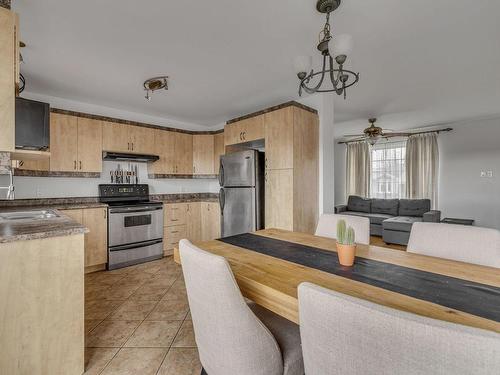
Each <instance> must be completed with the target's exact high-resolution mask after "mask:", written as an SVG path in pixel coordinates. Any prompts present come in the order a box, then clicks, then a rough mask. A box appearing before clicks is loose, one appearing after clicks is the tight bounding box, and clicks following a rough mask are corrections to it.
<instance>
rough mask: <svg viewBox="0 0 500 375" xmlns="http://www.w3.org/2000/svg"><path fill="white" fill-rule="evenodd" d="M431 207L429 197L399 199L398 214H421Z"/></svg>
mask: <svg viewBox="0 0 500 375" xmlns="http://www.w3.org/2000/svg"><path fill="white" fill-rule="evenodd" d="M430 209H431V201H430V199H400V200H399V213H398V215H399V216H423V215H424V214H425V213H426V212H427V211H429V210H430Z"/></svg>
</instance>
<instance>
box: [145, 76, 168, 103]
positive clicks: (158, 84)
mask: <svg viewBox="0 0 500 375" xmlns="http://www.w3.org/2000/svg"><path fill="white" fill-rule="evenodd" d="M167 79H168V76H161V77H154V78H150V79H147V80H145V81H144V90H146V96H145V98H146V99H147V100H151V94H152V93H154V92H155V91H157V90H161V89H165V90H168V82H167Z"/></svg>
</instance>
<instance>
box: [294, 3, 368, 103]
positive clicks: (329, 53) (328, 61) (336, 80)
mask: <svg viewBox="0 0 500 375" xmlns="http://www.w3.org/2000/svg"><path fill="white" fill-rule="evenodd" d="M340 2H341V0H318V1H317V3H316V9H317V10H318V12H320V13H324V14H326V23H325V26H323V30H321V32H320V33H319V43H318V47H317V48H318V51H319V52H320V53H321V54H322V55H323V67H322V68H321V71H318V72H315V71H314V70H312V69H311V62H312V58H311V56H298V57H296V58H295V61H294V65H295V70H296V72H297V76H298V77H299V80H300V86H299V95H300V96H301V95H302V90H304V91H305V92H307V93H309V94H313V93H315V92H336V93H337V94H338V95H342V94H344V99H345V98H346V95H347V93H346V92H347V88H348V87H351V86H352V85H354V84H355V83H356V82H358V81H359V73H354V72H353V71H351V70H347V69H344V63H345V62H346V60H347V55H348V54H349V53H350V52H351V50H352V38H351V36H350V35H346V34H342V35H338V36H336V37H334V36H333V35H332V33H331V29H330V14H331V13H332V12H333V11H334V10H335V9H337V8H338V7H339V5H340ZM327 66H328V67H327ZM310 69H311V70H310ZM308 72H309V73H308ZM325 76H327V79H329V80H330V81H331V84H332V86H331V87H327V88H325V87H323V88H322V85H323V82H324V81H325ZM318 78H319V80H318V81H317V83H316V80H317V79H318ZM309 84H315V86H313V87H311V86H309Z"/></svg>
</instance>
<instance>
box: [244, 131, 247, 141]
mask: <svg viewBox="0 0 500 375" xmlns="http://www.w3.org/2000/svg"><path fill="white" fill-rule="evenodd" d="M246 139H247V132H243V140H244V141H245V140H246Z"/></svg>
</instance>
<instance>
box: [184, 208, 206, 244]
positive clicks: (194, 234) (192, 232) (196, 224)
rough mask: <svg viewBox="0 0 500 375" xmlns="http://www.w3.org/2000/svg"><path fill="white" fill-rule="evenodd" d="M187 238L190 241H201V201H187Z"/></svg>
mask: <svg viewBox="0 0 500 375" xmlns="http://www.w3.org/2000/svg"><path fill="white" fill-rule="evenodd" d="M186 211H187V216H186V223H187V233H186V235H187V238H188V239H189V240H190V241H193V242H196V241H201V238H202V237H201V202H190V203H186Z"/></svg>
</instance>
